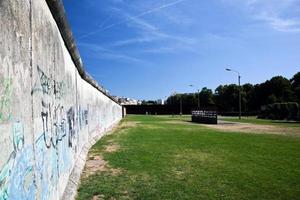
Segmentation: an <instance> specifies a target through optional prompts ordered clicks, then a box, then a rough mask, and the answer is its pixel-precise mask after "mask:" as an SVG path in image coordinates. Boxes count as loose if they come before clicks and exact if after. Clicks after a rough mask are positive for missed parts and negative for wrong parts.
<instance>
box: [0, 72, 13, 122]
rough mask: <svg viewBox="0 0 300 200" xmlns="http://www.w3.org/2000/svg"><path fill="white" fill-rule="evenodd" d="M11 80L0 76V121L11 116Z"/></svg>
mask: <svg viewBox="0 0 300 200" xmlns="http://www.w3.org/2000/svg"><path fill="white" fill-rule="evenodd" d="M11 85H12V80H11V79H9V78H1V77H0V122H2V121H7V120H9V119H10V118H11V104H12V101H13V100H12V94H13V89H12V86H11Z"/></svg>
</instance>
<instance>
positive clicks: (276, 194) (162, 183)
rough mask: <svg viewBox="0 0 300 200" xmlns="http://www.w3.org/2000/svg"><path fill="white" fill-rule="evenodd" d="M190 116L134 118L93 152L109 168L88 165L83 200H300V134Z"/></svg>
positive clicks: (80, 191)
mask: <svg viewBox="0 0 300 200" xmlns="http://www.w3.org/2000/svg"><path fill="white" fill-rule="evenodd" d="M186 119H187V117H184V118H182V119H180V118H176V117H170V116H169V117H163V116H127V118H126V119H125V120H123V122H122V124H121V125H120V127H119V128H118V129H117V130H115V132H114V133H113V134H110V135H108V136H105V137H104V138H103V139H102V140H100V141H99V142H98V143H97V144H95V145H94V146H93V148H92V149H91V151H90V154H89V157H90V160H93V159H95V157H97V156H98V157H101V159H103V160H104V161H105V163H106V164H105V165H106V167H104V169H102V170H99V171H95V172H93V173H88V171H89V169H87V168H86V171H85V173H84V175H83V177H82V183H81V186H80V188H79V190H78V197H77V199H79V200H87V199H93V198H94V199H142V200H144V199H145V200H147V199H155V200H157V199H170V200H171V199H172V200H174V199H175V200H176V199H178V200H179V199H180V200H182V199H197V200H198V199H300V138H299V137H288V136H281V135H270V134H269V135H264V134H260V135H257V134H251V133H249V134H245V133H231V132H218V131H217V130H214V129H209V128H206V127H204V126H201V125H198V124H192V123H188V122H185V120H186ZM109 147H114V148H112V149H110V148H109ZM108 149H110V150H108ZM113 172H117V173H113Z"/></svg>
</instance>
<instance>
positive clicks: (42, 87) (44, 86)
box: [31, 66, 66, 99]
mask: <svg viewBox="0 0 300 200" xmlns="http://www.w3.org/2000/svg"><path fill="white" fill-rule="evenodd" d="M37 72H38V79H37V80H36V82H35V84H34V87H33V90H32V92H31V93H32V94H33V93H35V92H42V93H43V94H44V95H49V96H54V97H55V99H61V98H63V96H64V95H65V89H66V86H65V83H64V82H63V81H57V80H56V79H54V78H52V77H51V76H47V75H46V74H45V72H44V71H43V70H42V69H41V68H40V67H39V66H37Z"/></svg>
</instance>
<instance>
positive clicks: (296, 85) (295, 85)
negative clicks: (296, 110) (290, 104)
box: [291, 72, 300, 102]
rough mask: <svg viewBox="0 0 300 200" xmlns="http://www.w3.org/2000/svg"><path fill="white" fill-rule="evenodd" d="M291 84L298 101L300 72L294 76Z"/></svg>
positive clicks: (299, 96) (299, 99)
mask: <svg viewBox="0 0 300 200" xmlns="http://www.w3.org/2000/svg"><path fill="white" fill-rule="evenodd" d="M291 84H292V88H293V91H294V94H295V96H296V98H297V101H298V102H300V72H298V73H297V74H295V75H294V76H293V78H292V79H291Z"/></svg>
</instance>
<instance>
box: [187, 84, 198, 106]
mask: <svg viewBox="0 0 300 200" xmlns="http://www.w3.org/2000/svg"><path fill="white" fill-rule="evenodd" d="M189 86H190V87H195V86H194V85H189ZM197 90H198V109H200V90H199V89H197Z"/></svg>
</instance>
